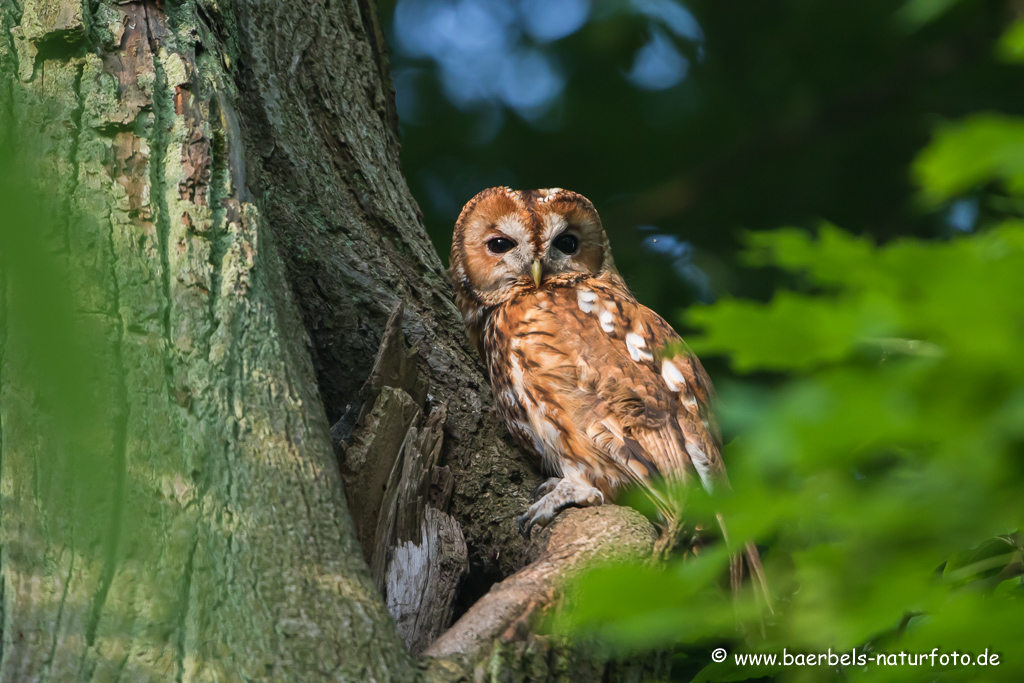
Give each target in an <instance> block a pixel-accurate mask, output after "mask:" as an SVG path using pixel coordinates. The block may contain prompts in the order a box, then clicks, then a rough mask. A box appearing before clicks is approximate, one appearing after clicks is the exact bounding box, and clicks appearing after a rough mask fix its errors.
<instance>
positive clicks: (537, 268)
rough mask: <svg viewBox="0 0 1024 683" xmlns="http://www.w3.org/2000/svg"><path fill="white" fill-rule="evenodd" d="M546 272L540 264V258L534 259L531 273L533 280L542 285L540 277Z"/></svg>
mask: <svg viewBox="0 0 1024 683" xmlns="http://www.w3.org/2000/svg"><path fill="white" fill-rule="evenodd" d="M543 274H544V269H543V267H542V266H541V265H540V259H534V261H533V265H532V266H530V275H533V281H534V282H535V283H536V284H537V286H538V287H540V278H541V276H542V275H543Z"/></svg>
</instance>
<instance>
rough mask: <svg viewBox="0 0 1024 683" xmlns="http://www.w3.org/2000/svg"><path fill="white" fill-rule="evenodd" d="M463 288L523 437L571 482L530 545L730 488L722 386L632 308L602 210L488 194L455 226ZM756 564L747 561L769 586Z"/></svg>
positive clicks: (548, 497) (505, 192)
mask: <svg viewBox="0 0 1024 683" xmlns="http://www.w3.org/2000/svg"><path fill="white" fill-rule="evenodd" d="M450 275H451V279H452V282H453V285H454V287H455V300H456V303H457V304H458V307H459V309H460V310H461V311H462V316H463V319H464V321H465V323H466V326H467V327H468V328H469V332H470V336H471V337H472V339H473V341H474V342H475V343H476V345H477V348H478V349H479V351H480V355H481V356H482V358H483V360H484V365H485V367H486V369H487V372H488V374H489V376H490V382H491V388H492V391H493V394H494V400H495V402H496V404H497V408H498V410H499V411H500V413H501V415H502V416H503V417H504V419H505V423H506V424H507V425H508V429H509V431H510V432H511V433H512V436H513V437H514V438H515V440H516V442H517V443H518V444H519V445H520V446H522V447H523V448H524V449H525V450H526V451H527V452H529V453H531V454H533V455H534V456H535V457H537V458H538V459H539V461H540V462H541V463H542V464H543V466H544V467H545V468H546V469H548V470H549V471H550V472H552V473H554V474H556V475H559V476H560V477H561V478H560V479H551V480H549V481H548V482H547V483H546V484H545V485H544V486H543V487H542V489H541V490H540V491H539V492H540V493H543V495H542V497H540V499H539V500H537V501H536V502H535V503H534V504H533V505H532V506H531V507H530V508H529V509H528V510H527V511H526V514H524V515H523V516H522V517H520V518H519V519H518V522H519V526H520V529H521V530H522V531H523V533H524V534H529V530H530V528H531V527H533V526H534V525H541V526H542V525H545V524H547V523H548V522H549V521H551V519H552V518H553V517H554V516H555V515H556V514H558V512H559V511H561V510H563V509H564V508H566V507H570V506H579V507H582V506H587V505H596V504H601V503H602V502H605V501H611V500H612V499H613V498H614V496H615V492H616V490H617V489H619V488H620V487H622V486H623V485H625V484H630V483H638V484H641V485H646V484H649V483H650V482H652V481H653V480H655V479H656V478H665V479H667V480H669V481H672V480H676V481H685V480H686V479H687V478H689V477H692V476H696V477H698V478H699V480H700V482H701V483H702V484H703V486H704V487H705V488H706V489H708V490H709V491H711V490H713V489H714V488H715V487H728V485H729V484H728V480H727V478H726V474H725V468H724V466H723V464H722V458H721V455H720V447H721V443H720V437H719V434H718V430H717V428H716V426H715V424H714V421H713V418H712V416H711V414H710V399H711V395H712V391H713V390H712V386H711V381H710V380H709V379H708V376H707V373H705V372H704V368H703V367H701V364H700V361H698V360H697V358H696V357H695V356H694V355H693V354H691V353H689V352H688V351H687V350H685V347H684V346H683V344H682V340H681V339H680V337H679V335H677V334H676V333H675V331H674V330H673V329H672V327H671V326H670V325H669V324H668V323H667V322H665V320H664V319H663V318H662V317H661V316H659V315H658V314H657V313H655V312H654V311H652V310H650V309H649V308H646V307H645V306H643V305H641V304H640V303H638V302H637V300H636V299H635V298H634V297H633V295H632V294H630V292H629V289H628V288H627V287H626V283H625V282H624V281H623V279H622V278H621V277H620V276H619V274H618V272H617V271H616V270H615V266H614V265H613V263H612V256H611V251H610V249H609V246H608V238H607V236H606V235H605V232H604V228H603V227H602V225H601V219H600V218H599V217H598V214H597V211H595V209H594V206H593V205H592V204H591V203H590V201H589V200H587V199H586V198H585V197H583V196H582V195H579V194H577V193H575V192H569V191H567V190H562V189H557V188H556V189H549V190H533V191H516V190H512V189H509V188H507V187H495V188H491V189H488V190H484V191H483V192H481V193H480V194H478V195H477V196H475V197H474V198H473V199H471V200H470V201H469V203H468V204H466V206H465V208H464V209H463V210H462V214H461V215H460V216H459V219H458V222H457V223H456V225H455V234H454V240H453V244H452V254H451V269H450ZM756 553H757V551H756V548H754V547H753V546H752V545H751V546H748V548H747V551H746V553H745V554H746V555H747V559H748V563H750V564H751V567H752V569H755V571H756V572H757V573H758V574H760V562H759V561H757V558H756ZM755 562H756V567H755V566H754V564H755ZM735 571H736V569H735V568H734V570H733V572H734V574H735ZM734 578H735V576H734Z"/></svg>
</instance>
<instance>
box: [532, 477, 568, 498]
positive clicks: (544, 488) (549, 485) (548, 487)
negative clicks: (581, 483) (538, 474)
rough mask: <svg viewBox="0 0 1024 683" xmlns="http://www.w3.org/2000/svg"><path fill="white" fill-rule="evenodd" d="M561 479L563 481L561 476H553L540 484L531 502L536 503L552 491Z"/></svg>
mask: <svg viewBox="0 0 1024 683" xmlns="http://www.w3.org/2000/svg"><path fill="white" fill-rule="evenodd" d="M560 481H562V478H561V477H551V478H550V479H548V480H547V481H546V482H544V483H543V484H541V485H540V486H538V487H537V490H535V491H534V492H533V496H532V497H531V498H530V502H531V503H536V502H537V501H538V500H540V499H541V498H543V497H544V496H546V495H548V494H549V493H551V492H552V491H553V490H554V488H555V487H556V486H558V482H560Z"/></svg>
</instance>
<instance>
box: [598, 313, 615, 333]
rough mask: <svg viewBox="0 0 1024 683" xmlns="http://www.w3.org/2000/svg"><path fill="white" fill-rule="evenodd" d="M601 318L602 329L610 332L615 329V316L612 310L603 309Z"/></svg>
mask: <svg viewBox="0 0 1024 683" xmlns="http://www.w3.org/2000/svg"><path fill="white" fill-rule="evenodd" d="M600 320H601V329H602V330H604V331H605V332H609V333H611V332H614V331H615V316H613V315H612V312H611V311H609V310H607V309H605V310H603V311H601V316H600Z"/></svg>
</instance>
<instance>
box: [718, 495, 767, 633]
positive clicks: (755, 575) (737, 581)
mask: <svg viewBox="0 0 1024 683" xmlns="http://www.w3.org/2000/svg"><path fill="white" fill-rule="evenodd" d="M716 517H717V519H718V526H719V528H720V529H721V530H722V538H723V539H724V540H725V542H726V543H728V542H729V535H728V532H727V531H726V530H725V520H724V519H722V515H716ZM744 564H745V565H746V568H747V571H749V572H750V582H751V585H752V586H753V587H754V594H755V595H756V596H757V598H758V602H759V603H760V605H761V608H762V610H765V609H766V610H767V611H768V613H769V614H774V613H775V609H774V608H773V607H772V595H771V593H770V592H769V591H768V579H767V577H765V575H764V566H763V565H762V564H761V554H760V553H759V552H757V546H756V545H754V542H753V541H747V543H746V544H745V545H744V546H743V550H741V551H740V552H738V553H736V554H734V555H733V556H732V557H730V558H729V585H730V586H731V587H732V593H733V595H739V592H740V587H741V586H742V585H743V573H744V572H743V566H744ZM762 614H764V612H763V611H762Z"/></svg>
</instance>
